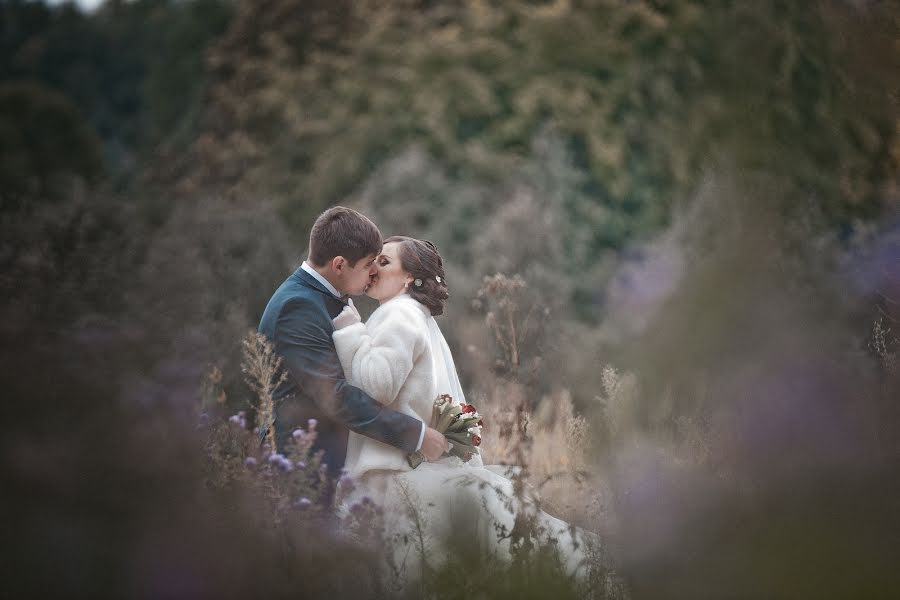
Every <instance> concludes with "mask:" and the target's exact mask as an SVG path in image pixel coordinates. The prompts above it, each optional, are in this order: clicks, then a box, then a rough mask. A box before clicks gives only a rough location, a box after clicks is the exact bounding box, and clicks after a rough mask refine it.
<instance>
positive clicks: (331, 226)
mask: <svg viewBox="0 0 900 600" xmlns="http://www.w3.org/2000/svg"><path fill="white" fill-rule="evenodd" d="M381 245H382V244H381V232H380V231H378V228H377V227H375V223H373V222H372V221H370V220H369V219H368V218H367V217H366V216H365V215H362V214H360V213H358V212H356V211H355V210H353V209H352V208H347V207H344V206H335V207H333V208H329V209H328V210H326V211H325V212H323V213H322V214H321V215H319V218H318V219H316V222H315V223H314V224H313V226H312V231H310V233H309V262H311V263H312V264H313V265H314V266H316V267H322V266H325V265H326V264H327V263H328V262H329V261H330V260H331V259H333V258H334V257H335V256H343V257H344V258H345V259H347V261H348V262H349V263H350V266H351V267H353V266H355V265H356V262H357V261H358V260H359V259H361V258H364V257H366V256H369V255H370V254H378V253H379V252H381Z"/></svg>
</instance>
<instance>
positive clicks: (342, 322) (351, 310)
mask: <svg viewBox="0 0 900 600" xmlns="http://www.w3.org/2000/svg"><path fill="white" fill-rule="evenodd" d="M361 321H362V317H360V316H359V311H357V310H356V307H355V306H353V300H349V301H348V304H347V306H345V307H344V310H342V311H341V314H339V315H338V316H336V317H335V318H334V320H332V323H334V328H335V329H343V328H344V327H350V326H351V325H355V324H356V323H360V322H361Z"/></svg>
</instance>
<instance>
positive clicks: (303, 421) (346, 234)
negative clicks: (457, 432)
mask: <svg viewBox="0 0 900 600" xmlns="http://www.w3.org/2000/svg"><path fill="white" fill-rule="evenodd" d="M381 244H382V238H381V232H379V231H378V228H377V227H375V224H374V223H372V221H370V220H369V219H367V218H366V217H365V216H363V215H361V214H360V213H358V212H356V211H355V210H353V209H350V208H344V207H342V206H336V207H334V208H331V209H329V210H327V211H325V212H324V213H322V214H321V215H320V216H319V218H318V219H316V222H315V224H314V225H313V228H312V231H311V232H310V234H309V257H308V259H307V260H306V261H304V262H303V264H302V265H301V267H300V268H299V269H297V270H296V271H295V272H294V274H293V275H291V276H290V277H288V278H287V279H286V280H285V282H284V283H282V284H281V286H280V287H279V288H278V289H277V290H275V293H274V294H273V295H272V298H271V299H270V300H269V304H268V305H267V306H266V310H265V312H263V316H262V319H261V320H260V323H259V332H260V333H262V334H263V335H265V336H266V338H268V340H269V341H270V342H271V343H273V344H274V346H275V352H276V353H277V354H278V355H279V356H281V357H283V360H284V362H283V363H282V364H283V368H284V369H286V370H287V378H286V379H285V381H283V382H282V383H281V384H280V385H279V386H278V388H277V389H276V390H275V444H276V446H277V448H278V450H279V451H281V450H283V449H284V447H285V445H286V442H287V441H288V439H289V437H290V436H291V433H292V431H293V430H294V429H295V428H297V427H303V428H304V429H305V428H306V427H307V423H308V422H309V419H316V420H317V421H318V425H317V426H316V430H317V431H318V437H317V439H316V445H315V446H314V448H313V449H314V450H319V449H321V450H324V451H325V458H324V460H325V462H327V463H328V467H329V472H330V474H331V475H332V476H334V475H336V474H338V473H339V472H340V470H341V468H342V467H343V466H344V459H345V456H346V452H347V434H348V430H353V431H355V432H356V433H359V434H361V435H365V436H367V437H370V438H372V439H375V440H378V441H379V442H383V443H385V444H389V445H391V446H394V447H396V448H399V449H400V450H402V451H403V452H404V453H407V454H411V453H413V452H415V451H417V450H420V451H421V452H422V454H423V455H424V456H425V458H426V459H428V460H432V461H433V460H437V459H438V458H440V456H441V455H442V454H443V452H444V451H445V450H446V449H447V440H446V438H445V437H444V436H443V435H442V434H440V433H438V432H437V431H436V430H434V429H432V428H430V427H426V426H425V424H424V423H422V422H421V421H419V420H417V419H414V418H413V417H410V416H408V415H405V414H403V413H399V412H396V411H393V410H390V409H388V408H385V407H384V406H382V405H381V404H379V403H378V402H377V401H376V400H374V399H373V398H371V397H369V396H368V395H367V394H366V393H365V392H363V391H362V390H361V389H359V388H356V387H353V386H351V385H350V384H349V383H347V381H346V380H345V379H344V371H343V369H342V368H341V363H340V360H339V359H338V356H337V352H336V351H335V348H334V342H333V341H332V339H331V334H332V332H333V331H334V326H333V325H332V322H331V320H332V319H333V318H334V317H336V316H337V315H338V313H340V312H341V310H342V309H343V308H344V306H346V305H347V297H348V296H349V295H358V294H362V293H363V291H364V290H365V287H366V285H367V284H368V283H369V281H370V279H371V278H372V276H373V275H374V274H375V273H376V271H377V269H378V267H377V265H376V264H375V258H376V257H377V256H378V254H379V253H380V252H381Z"/></svg>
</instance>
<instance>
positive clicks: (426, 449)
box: [420, 427, 450, 462]
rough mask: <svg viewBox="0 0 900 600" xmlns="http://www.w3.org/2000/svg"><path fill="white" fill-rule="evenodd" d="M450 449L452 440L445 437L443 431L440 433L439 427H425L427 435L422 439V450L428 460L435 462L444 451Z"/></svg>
mask: <svg viewBox="0 0 900 600" xmlns="http://www.w3.org/2000/svg"><path fill="white" fill-rule="evenodd" d="M449 449H450V442H448V441H447V438H445V437H444V434H443V433H439V432H438V430H437V429H432V428H431V427H426V428H425V437H424V438H423V439H422V447H421V448H420V450H421V451H422V454H423V455H425V458H426V459H428V462H434V461H436V460H437V459H439V458H440V457H441V456H443V454H444V452H446V451H447V450H449Z"/></svg>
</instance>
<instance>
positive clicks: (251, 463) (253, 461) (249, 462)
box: [244, 456, 256, 467]
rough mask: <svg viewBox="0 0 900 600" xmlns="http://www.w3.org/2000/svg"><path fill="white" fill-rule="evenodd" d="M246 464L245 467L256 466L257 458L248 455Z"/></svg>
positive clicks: (245, 460)
mask: <svg viewBox="0 0 900 600" xmlns="http://www.w3.org/2000/svg"><path fill="white" fill-rule="evenodd" d="M244 466H245V467H255V466H256V459H255V458H253V457H252V456H248V457H247V458H245V459H244Z"/></svg>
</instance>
